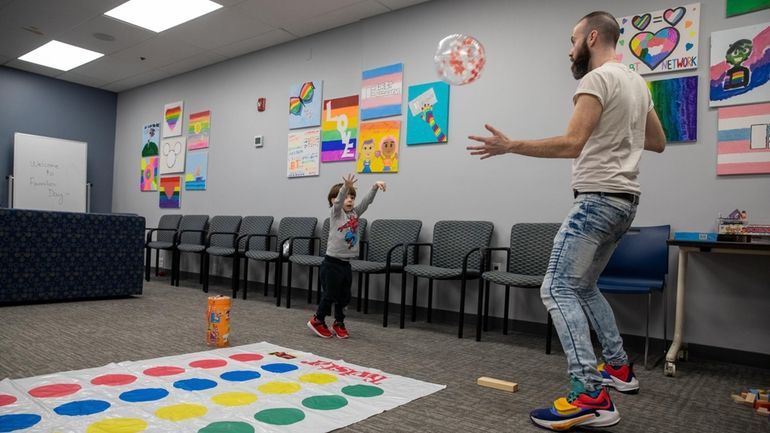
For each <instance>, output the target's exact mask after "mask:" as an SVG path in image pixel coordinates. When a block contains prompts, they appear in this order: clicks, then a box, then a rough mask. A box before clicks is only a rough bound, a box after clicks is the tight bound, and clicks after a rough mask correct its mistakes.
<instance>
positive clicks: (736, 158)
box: [717, 103, 770, 175]
mask: <svg viewBox="0 0 770 433" xmlns="http://www.w3.org/2000/svg"><path fill="white" fill-rule="evenodd" d="M718 118H719V127H718V131H719V132H718V138H717V174H719V175H724V174H765V173H770V103H767V104H754V105H740V106H736V107H725V108H720V109H719V116H718Z"/></svg>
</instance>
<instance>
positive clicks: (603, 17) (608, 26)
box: [580, 11, 620, 45]
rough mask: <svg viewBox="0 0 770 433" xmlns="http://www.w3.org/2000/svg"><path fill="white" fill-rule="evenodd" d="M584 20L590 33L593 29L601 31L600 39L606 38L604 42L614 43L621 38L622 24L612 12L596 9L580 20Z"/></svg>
mask: <svg viewBox="0 0 770 433" xmlns="http://www.w3.org/2000/svg"><path fill="white" fill-rule="evenodd" d="M583 20H585V21H586V31H587V32H589V33H590V32H591V31H592V30H596V31H597V32H599V39H602V40H604V42H607V43H612V45H615V44H617V43H618V39H620V25H619V24H618V21H617V20H616V19H615V17H614V16H613V15H612V14H611V13H609V12H604V11H595V12H591V13H590V14H588V15H586V16H584V17H583V18H581V19H580V21H583Z"/></svg>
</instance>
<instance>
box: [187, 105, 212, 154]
mask: <svg viewBox="0 0 770 433" xmlns="http://www.w3.org/2000/svg"><path fill="white" fill-rule="evenodd" d="M210 127H211V111H201V112H198V113H193V114H191V115H190V120H189V121H188V122H187V150H196V149H205V148H207V147H209V128H210Z"/></svg>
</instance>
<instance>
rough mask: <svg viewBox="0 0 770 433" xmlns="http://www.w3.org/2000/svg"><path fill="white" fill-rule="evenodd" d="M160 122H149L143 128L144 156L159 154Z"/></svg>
mask: <svg viewBox="0 0 770 433" xmlns="http://www.w3.org/2000/svg"><path fill="white" fill-rule="evenodd" d="M159 141H160V123H148V124H147V125H144V127H143V128H142V158H146V157H148V156H158V142H159Z"/></svg>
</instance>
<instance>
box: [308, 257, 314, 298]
mask: <svg viewBox="0 0 770 433" xmlns="http://www.w3.org/2000/svg"><path fill="white" fill-rule="evenodd" d="M307 303H308V305H310V304H312V303H313V267H312V266H308V268H307Z"/></svg>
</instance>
